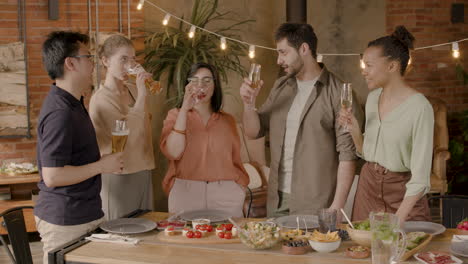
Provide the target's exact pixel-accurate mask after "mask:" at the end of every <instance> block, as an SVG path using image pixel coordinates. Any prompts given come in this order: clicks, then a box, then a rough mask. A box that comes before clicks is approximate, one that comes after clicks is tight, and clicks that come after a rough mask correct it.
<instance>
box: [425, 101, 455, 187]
mask: <svg viewBox="0 0 468 264" xmlns="http://www.w3.org/2000/svg"><path fill="white" fill-rule="evenodd" d="M427 99H428V100H429V102H430V103H431V105H432V108H433V109H434V121H435V122H434V152H433V158H432V169H431V190H430V193H440V195H444V194H445V193H446V192H447V175H446V171H447V160H448V159H450V152H449V151H448V144H449V136H448V128H447V106H446V104H445V102H444V101H442V100H441V99H439V98H434V97H427Z"/></svg>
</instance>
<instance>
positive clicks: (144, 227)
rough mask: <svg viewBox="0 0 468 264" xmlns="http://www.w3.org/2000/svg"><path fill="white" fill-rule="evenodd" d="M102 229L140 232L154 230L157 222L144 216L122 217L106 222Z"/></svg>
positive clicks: (124, 232) (117, 231)
mask: <svg viewBox="0 0 468 264" xmlns="http://www.w3.org/2000/svg"><path fill="white" fill-rule="evenodd" d="M100 227H101V228H102V230H104V231H107V232H109V233H116V234H139V233H144V232H148V231H151V230H153V229H154V228H155V227H156V223H155V222H153V221H150V220H148V219H143V218H120V219H115V220H111V221H107V222H104V223H102V224H101V225H100Z"/></svg>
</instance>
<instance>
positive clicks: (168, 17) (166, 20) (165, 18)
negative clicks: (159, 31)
mask: <svg viewBox="0 0 468 264" xmlns="http://www.w3.org/2000/svg"><path fill="white" fill-rule="evenodd" d="M169 19H171V15H169V14H166V15H165V16H164V19H163V21H162V24H163V25H164V26H167V24H169Z"/></svg>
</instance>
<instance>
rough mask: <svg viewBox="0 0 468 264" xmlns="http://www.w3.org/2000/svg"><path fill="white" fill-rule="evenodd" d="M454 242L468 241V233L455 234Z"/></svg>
mask: <svg viewBox="0 0 468 264" xmlns="http://www.w3.org/2000/svg"><path fill="white" fill-rule="evenodd" d="M452 242H468V235H454V236H453V237H452Z"/></svg>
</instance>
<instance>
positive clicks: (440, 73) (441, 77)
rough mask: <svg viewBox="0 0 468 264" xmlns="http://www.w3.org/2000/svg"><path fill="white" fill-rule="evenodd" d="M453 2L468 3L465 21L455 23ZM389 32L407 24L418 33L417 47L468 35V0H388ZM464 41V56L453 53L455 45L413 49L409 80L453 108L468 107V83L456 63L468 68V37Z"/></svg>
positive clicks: (457, 110) (419, 88)
mask: <svg viewBox="0 0 468 264" xmlns="http://www.w3.org/2000/svg"><path fill="white" fill-rule="evenodd" d="M452 3H464V4H465V23H456V24H452V22H451V20H450V10H451V5H452ZM386 13H387V22H386V25H387V32H388V33H391V32H392V31H393V30H394V29H395V27H396V26H397V25H404V26H406V28H407V29H408V30H409V31H410V32H411V33H412V34H413V35H414V36H415V38H416V43H415V44H416V45H415V46H416V47H422V46H430V45H434V44H439V43H445V42H450V41H455V40H459V39H463V38H467V37H468V24H467V14H468V1H466V0H411V1H408V0H387V10H386ZM459 45H460V52H461V56H460V58H459V59H458V60H455V59H454V58H453V57H452V53H451V46H450V45H447V46H443V47H438V48H430V49H424V50H419V51H415V52H413V53H412V67H411V70H410V71H409V73H408V74H407V80H408V81H409V83H410V84H411V85H412V86H413V87H415V88H417V89H418V90H419V91H421V92H422V93H424V94H425V95H428V96H434V97H438V98H441V99H442V100H444V101H445V102H446V103H447V105H448V110H449V112H459V111H463V110H468V86H467V85H464V84H463V82H462V81H460V80H458V79H457V76H456V72H455V65H456V63H460V64H461V65H462V66H463V68H464V69H465V70H466V71H468V60H467V59H466V58H467V56H468V41H465V42H462V43H460V44H459Z"/></svg>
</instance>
